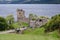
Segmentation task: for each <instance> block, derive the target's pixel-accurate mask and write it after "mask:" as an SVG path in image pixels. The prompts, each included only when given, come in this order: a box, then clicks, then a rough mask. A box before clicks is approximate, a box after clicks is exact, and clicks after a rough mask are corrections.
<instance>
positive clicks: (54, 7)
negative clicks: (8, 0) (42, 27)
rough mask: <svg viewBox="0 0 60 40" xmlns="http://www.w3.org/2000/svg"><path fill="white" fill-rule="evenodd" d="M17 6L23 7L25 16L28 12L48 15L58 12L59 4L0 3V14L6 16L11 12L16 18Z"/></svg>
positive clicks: (59, 11)
mask: <svg viewBox="0 0 60 40" xmlns="http://www.w3.org/2000/svg"><path fill="white" fill-rule="evenodd" d="M17 8H19V9H23V10H24V11H25V15H26V17H28V15H29V13H33V14H36V15H38V16H48V17H51V16H54V15H56V14H59V13H60V4H0V16H3V17H6V16H7V15H8V14H13V15H14V17H15V19H16V16H17V15H16V14H17V12H16V9H17Z"/></svg>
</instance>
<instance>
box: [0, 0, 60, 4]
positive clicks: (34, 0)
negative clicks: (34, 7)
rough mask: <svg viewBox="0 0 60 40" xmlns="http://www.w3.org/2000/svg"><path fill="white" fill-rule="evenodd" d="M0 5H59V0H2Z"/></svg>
mask: <svg viewBox="0 0 60 40" xmlns="http://www.w3.org/2000/svg"><path fill="white" fill-rule="evenodd" d="M0 4H60V0H16V1H14V0H10V1H8V0H3V1H0Z"/></svg>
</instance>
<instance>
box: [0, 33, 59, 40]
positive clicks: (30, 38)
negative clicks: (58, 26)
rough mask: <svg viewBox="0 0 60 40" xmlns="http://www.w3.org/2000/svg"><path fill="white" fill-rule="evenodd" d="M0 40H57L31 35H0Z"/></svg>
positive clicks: (56, 39)
mask: <svg viewBox="0 0 60 40" xmlns="http://www.w3.org/2000/svg"><path fill="white" fill-rule="evenodd" d="M0 40H59V39H58V38H55V37H52V36H43V35H32V34H23V35H22V34H0Z"/></svg>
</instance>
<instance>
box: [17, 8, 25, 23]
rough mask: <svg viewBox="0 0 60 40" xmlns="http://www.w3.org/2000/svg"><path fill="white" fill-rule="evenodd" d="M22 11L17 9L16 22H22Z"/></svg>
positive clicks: (23, 15) (23, 16)
mask: <svg viewBox="0 0 60 40" xmlns="http://www.w3.org/2000/svg"><path fill="white" fill-rule="evenodd" d="M24 13H25V12H24V10H22V9H17V21H18V22H19V21H23V20H24V18H25V14H24Z"/></svg>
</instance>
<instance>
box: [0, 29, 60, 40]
mask: <svg viewBox="0 0 60 40" xmlns="http://www.w3.org/2000/svg"><path fill="white" fill-rule="evenodd" d="M59 39H60V37H59V36H58V35H57V31H54V32H51V33H48V34H45V33H44V28H37V29H34V30H33V29H28V30H26V31H24V34H15V33H14V34H0V40H59Z"/></svg>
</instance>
